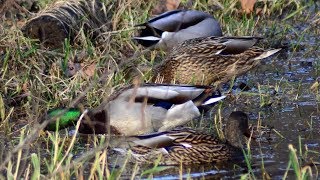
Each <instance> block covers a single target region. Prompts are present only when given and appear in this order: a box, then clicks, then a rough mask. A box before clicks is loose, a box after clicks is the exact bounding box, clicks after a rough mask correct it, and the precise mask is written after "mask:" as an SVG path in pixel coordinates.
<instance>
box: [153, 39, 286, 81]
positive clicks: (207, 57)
mask: <svg viewBox="0 0 320 180" xmlns="http://www.w3.org/2000/svg"><path fill="white" fill-rule="evenodd" d="M259 39H261V38H259V37H205V38H196V39H190V40H187V41H185V42H183V43H182V44H180V45H179V46H176V47H175V48H174V49H173V50H172V52H171V54H170V55H169V56H168V58H166V59H165V60H164V61H163V62H161V63H160V64H159V65H158V66H156V67H155V68H154V69H153V75H154V80H155V79H156V78H160V79H158V80H160V81H161V82H163V83H171V82H175V83H178V84H189V83H192V84H204V85H210V84H213V85H215V86H217V85H219V84H221V83H224V82H227V81H229V80H230V79H232V78H233V77H234V76H239V75H242V74H244V73H246V72H247V71H249V70H250V69H251V68H253V67H255V66H257V65H258V64H259V62H260V60H261V59H264V58H266V57H269V56H271V55H273V54H274V53H276V52H278V51H279V50H280V49H273V50H264V49H262V48H259V47H255V46H254V44H255V43H256V42H257V41H258V40H259Z"/></svg>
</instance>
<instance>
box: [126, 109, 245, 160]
mask: <svg viewBox="0 0 320 180" xmlns="http://www.w3.org/2000/svg"><path fill="white" fill-rule="evenodd" d="M247 132H248V116H247V115H246V114H245V113H243V112H240V111H236V112H233V113H231V114H230V117H229V119H228V122H227V127H226V129H225V136H226V141H222V140H220V139H219V138H217V137H215V136H213V135H211V134H204V133H201V132H197V131H194V130H192V129H190V128H183V129H175V130H171V131H166V132H161V133H155V134H150V135H145V136H138V138H140V140H137V141H134V143H135V144H136V146H133V147H132V148H131V151H132V155H133V158H134V159H135V160H137V161H138V162H141V163H153V162H154V161H155V160H156V159H158V158H159V156H161V159H160V164H164V165H179V164H181V163H182V164H184V165H190V164H203V163H212V162H221V161H227V160H231V159H233V158H237V157H239V156H240V157H241V155H242V151H241V148H242V144H243V143H244V139H245V138H244V135H245V134H247Z"/></svg>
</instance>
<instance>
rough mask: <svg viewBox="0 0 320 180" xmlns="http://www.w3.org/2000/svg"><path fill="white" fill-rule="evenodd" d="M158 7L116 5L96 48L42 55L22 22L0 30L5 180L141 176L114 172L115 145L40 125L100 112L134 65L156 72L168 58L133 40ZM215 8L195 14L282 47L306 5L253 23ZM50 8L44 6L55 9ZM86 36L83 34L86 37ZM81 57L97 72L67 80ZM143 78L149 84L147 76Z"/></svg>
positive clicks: (226, 1) (230, 2) (272, 10)
mask: <svg viewBox="0 0 320 180" xmlns="http://www.w3.org/2000/svg"><path fill="white" fill-rule="evenodd" d="M156 2H157V1H151V2H149V1H139V0H130V1H125V0H118V1H117V2H114V3H113V6H114V8H113V10H114V12H113V18H112V27H113V29H112V30H110V32H108V33H106V34H104V36H105V41H104V42H103V43H100V44H99V45H97V46H93V44H92V42H90V41H89V40H88V39H86V38H82V39H81V41H80V42H81V43H80V44H76V45H74V46H71V45H70V44H68V43H65V47H64V50H63V51H49V50H43V49H40V48H39V45H38V43H37V42H36V41H34V40H31V39H28V38H25V37H24V36H23V35H22V32H21V31H20V27H21V22H14V21H7V23H3V24H2V25H0V28H1V29H0V67H1V69H0V76H1V78H0V119H1V120H2V121H1V123H0V143H1V145H2V147H3V148H4V147H5V148H4V149H1V148H0V149H1V157H0V162H1V164H0V170H1V172H3V173H2V175H1V176H0V177H1V178H2V179H4V178H10V179H18V178H21V177H23V178H26V179H27V178H32V179H40V178H41V179H42V178H52V179H70V178H76V179H80V178H84V177H85V178H90V179H98V178H99V179H104V178H107V179H118V178H119V177H120V176H122V177H126V178H134V177H135V176H136V175H137V173H138V172H141V170H140V169H139V167H138V166H134V168H133V169H126V168H125V167H126V164H127V163H128V162H127V160H126V159H125V160H124V162H122V164H121V163H120V164H121V166H122V167H123V168H120V170H119V169H115V170H113V169H112V168H110V167H109V166H108V163H109V161H110V159H109V158H108V157H109V152H107V151H106V150H105V148H106V147H107V146H108V143H109V139H108V138H105V137H104V136H102V137H89V138H86V139H85V140H83V139H82V138H79V137H76V136H75V135H76V134H75V135H74V136H66V135H65V134H64V132H60V133H58V132H43V131H42V129H43V128H44V127H45V125H46V124H39V122H40V117H42V116H43V114H45V112H47V111H48V110H49V109H52V108H54V107H58V106H68V107H69V106H82V107H86V108H91V107H96V106H98V105H99V104H100V103H101V102H102V101H103V99H104V98H106V97H108V95H110V94H111V93H112V92H113V90H114V88H116V87H119V86H122V85H124V84H128V83H130V82H131V80H132V78H130V76H129V77H128V75H126V74H125V73H126V71H123V68H125V67H127V66H128V63H129V62H130V63H131V61H133V60H134V61H136V62H137V63H139V64H144V65H145V66H147V68H149V69H150V68H151V67H152V65H153V63H157V62H159V61H160V60H161V59H163V58H164V57H165V53H164V52H156V51H148V52H144V51H143V49H142V48H141V47H140V46H138V45H137V44H135V43H134V42H132V41H131V37H132V36H133V34H134V33H135V31H134V25H135V24H139V23H141V22H144V21H145V20H146V19H147V18H148V17H149V12H150V11H151V10H152V9H153V8H154V6H155V5H156ZM212 2H215V1H212ZM212 2H211V1H208V3H209V4H207V3H206V1H203V0H196V1H194V3H193V5H192V7H191V8H192V9H198V10H203V11H207V12H209V13H211V14H213V15H214V16H215V17H216V18H217V19H218V20H219V21H220V22H221V23H222V25H223V31H224V32H225V33H226V34H228V35H264V34H269V35H270V36H271V35H273V34H272V33H277V34H276V36H275V41H276V40H279V39H280V40H279V41H281V40H282V39H283V37H284V35H283V34H285V33H286V32H288V31H291V30H292V29H291V28H290V27H289V28H286V27H279V28H284V29H285V31H281V33H283V34H281V33H278V32H277V31H278V27H275V26H276V24H277V23H278V22H281V20H282V19H289V20H292V19H294V20H295V19H297V20H299V18H300V17H299V16H300V14H301V13H302V12H303V7H305V6H307V4H303V3H301V2H299V1H295V0H291V1H284V0H283V1H276V2H273V1H261V2H259V4H258V6H259V7H261V8H262V13H263V14H264V15H263V16H261V17H258V16H250V17H247V16H242V15H241V14H240V13H239V7H240V4H239V2H238V1H237V0H222V1H219V2H220V3H219V4H218V5H219V6H221V7H223V9H221V7H220V8H217V7H218V6H216V5H217V4H215V3H212ZM47 3H48V4H41V6H46V5H50V4H51V3H52V2H51V1H50V2H47ZM210 3H211V4H210ZM182 5H183V6H187V2H186V1H182ZM284 9H286V11H283V10H284ZM270 19H273V21H270ZM272 27H274V28H272ZM83 36H84V35H83V34H80V37H83ZM277 38H279V39H277ZM275 41H271V42H269V43H270V44H269V45H272V44H273V43H274V44H276V43H277V42H275ZM295 48H296V47H293V49H295ZM81 53H84V54H85V57H84V58H80V57H79V54H81ZM76 58H78V59H79V58H80V60H81V61H82V63H83V64H85V65H90V64H95V65H96V67H95V71H94V74H93V75H92V76H91V77H86V76H83V75H81V74H80V73H78V74H76V75H74V76H73V77H67V76H66V75H65V72H64V70H63V69H64V68H66V64H67V62H68V61H73V60H75V59H76ZM130 63H129V64H130ZM137 63H133V64H137ZM143 77H145V79H144V80H146V81H148V80H149V79H148V78H149V77H148V75H147V74H144V76H143ZM282 84H283V83H281V85H282ZM287 87H288V86H287ZM255 96H256V97H260V99H263V100H261V101H260V104H266V103H268V102H265V101H267V98H268V97H265V96H263V93H259V94H258V95H255ZM236 98H239V97H236ZM219 115H221V114H220V113H219ZM215 119H216V120H217V121H219V122H220V124H217V125H215V128H217V131H218V132H219V131H221V127H222V125H221V118H220V116H219V117H216V118H215ZM81 141H84V142H81ZM84 144H85V145H86V146H83V145H84ZM290 150H292V148H291V149H290ZM79 154H80V155H79ZM181 169H182V168H181ZM162 170H164V169H161V168H160V169H159V168H156V167H154V168H151V170H150V169H149V171H147V173H146V174H148V175H150V174H151V175H150V177H152V174H153V173H157V172H160V171H162ZM142 171H146V170H145V169H144V170H142ZM183 173H186V172H183ZM128 174H129V175H128ZM181 174H182V170H181ZM126 175H127V176H126ZM253 177H254V176H253Z"/></svg>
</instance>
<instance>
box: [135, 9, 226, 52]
mask: <svg viewBox="0 0 320 180" xmlns="http://www.w3.org/2000/svg"><path fill="white" fill-rule="evenodd" d="M138 26H145V29H143V30H141V32H140V37H134V38H133V39H135V40H137V42H138V43H139V44H141V45H143V46H145V47H150V46H155V47H156V48H162V49H170V48H172V47H173V46H175V45H177V44H179V43H182V42H183V41H185V40H187V39H193V38H198V37H207V36H222V31H221V27H220V24H219V22H218V21H216V20H215V19H214V18H213V17H212V16H211V15H210V14H208V13H205V12H202V11H196V10H174V11H169V12H166V13H163V14H161V15H159V16H157V17H155V18H152V19H150V20H149V21H148V22H146V23H143V24H140V25H138Z"/></svg>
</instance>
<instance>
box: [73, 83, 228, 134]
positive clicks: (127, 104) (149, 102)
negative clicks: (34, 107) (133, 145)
mask: <svg viewBox="0 0 320 180" xmlns="http://www.w3.org/2000/svg"><path fill="white" fill-rule="evenodd" d="M215 93H216V92H215V91H213V88H212V87H209V86H180V85H165V84H145V85H142V86H128V87H125V88H122V89H121V90H119V91H117V92H116V93H114V94H112V95H111V96H110V98H109V100H108V101H107V102H106V103H102V104H101V105H100V106H99V107H97V108H95V109H93V110H90V111H89V112H88V117H87V118H85V119H83V120H82V121H81V124H80V128H79V132H80V133H86V134H88V133H97V134H103V133H107V129H108V128H107V127H108V123H109V124H110V129H111V132H112V133H113V134H121V135H126V136H130V135H139V134H145V133H151V132H157V131H166V130H170V129H172V128H175V127H177V126H180V125H184V124H186V123H187V122H189V121H190V120H192V119H194V118H196V117H198V116H200V112H199V109H198V107H199V106H204V105H212V104H214V103H216V102H217V101H219V100H221V99H223V98H225V96H221V94H215ZM73 110H74V109H73ZM108 120H109V121H108Z"/></svg>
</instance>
